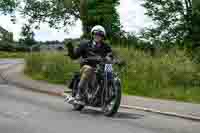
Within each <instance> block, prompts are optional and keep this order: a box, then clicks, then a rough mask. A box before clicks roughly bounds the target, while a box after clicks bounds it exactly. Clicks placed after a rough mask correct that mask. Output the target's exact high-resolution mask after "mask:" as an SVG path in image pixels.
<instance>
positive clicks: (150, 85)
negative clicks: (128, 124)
mask: <svg viewBox="0 0 200 133" xmlns="http://www.w3.org/2000/svg"><path fill="white" fill-rule="evenodd" d="M114 51H115V53H117V55H119V57H120V58H122V59H124V60H125V61H126V65H125V66H124V67H121V68H116V69H117V70H118V71H119V74H120V77H121V79H122V83H123V91H124V93H125V94H129V95H139V96H147V97H154V98H164V99H176V100H181V101H189V102H200V97H199V93H200V89H199V85H200V69H199V66H198V65H196V64H194V63H193V62H192V61H191V60H190V59H189V58H188V57H187V56H186V54H185V53H184V52H183V51H180V50H177V49H174V50H171V51H170V52H169V53H168V54H166V53H162V52H157V53H156V56H154V57H151V56H149V54H147V53H145V52H142V51H140V50H135V49H126V48H114ZM26 62H27V63H26V64H27V66H26V70H25V71H26V73H28V74H29V75H31V76H32V77H33V78H34V79H39V80H46V81H48V82H51V83H59V84H60V83H62V84H64V83H65V80H68V81H69V80H70V79H71V77H72V74H73V72H76V71H79V64H77V62H73V61H71V60H70V59H69V58H68V57H64V56H63V53H40V54H39V53H34V54H32V55H30V56H28V57H27V58H26Z"/></svg>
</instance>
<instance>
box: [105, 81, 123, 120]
mask: <svg viewBox="0 0 200 133" xmlns="http://www.w3.org/2000/svg"><path fill="white" fill-rule="evenodd" d="M110 87H112V88H109V89H112V90H113V92H114V96H113V97H112V100H110V101H109V103H108V104H106V105H105V107H104V109H103V111H104V115H105V116H108V117H112V116H113V115H114V114H116V113H117V112H118V109H119V107H120V103H121V95H122V89H121V83H120V80H119V79H118V80H116V81H114V82H113V84H112V85H111V86H110Z"/></svg>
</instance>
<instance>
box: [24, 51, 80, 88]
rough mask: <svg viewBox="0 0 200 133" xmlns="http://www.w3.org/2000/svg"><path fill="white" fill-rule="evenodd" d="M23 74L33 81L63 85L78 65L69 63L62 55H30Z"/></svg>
mask: <svg viewBox="0 0 200 133" xmlns="http://www.w3.org/2000/svg"><path fill="white" fill-rule="evenodd" d="M25 59H26V69H25V73H27V74H28V75H32V76H33V77H34V78H35V79H38V80H46V81H49V82H52V83H57V84H61V83H63V84H64V83H65V81H66V80H68V81H69V80H70V78H71V76H72V74H73V72H75V71H78V69H79V65H78V64H76V63H73V62H71V61H70V59H69V58H67V57H65V56H64V53H60V52H59V53H57V52H55V53H52V52H45V53H32V54H30V55H29V56H27V57H26V58H25Z"/></svg>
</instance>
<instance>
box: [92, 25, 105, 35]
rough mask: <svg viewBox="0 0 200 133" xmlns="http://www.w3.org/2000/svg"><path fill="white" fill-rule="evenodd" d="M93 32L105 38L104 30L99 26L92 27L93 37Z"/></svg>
mask: <svg viewBox="0 0 200 133" xmlns="http://www.w3.org/2000/svg"><path fill="white" fill-rule="evenodd" d="M94 32H101V33H103V35H104V36H106V30H105V29H104V27H103V26H101V25H96V26H94V27H93V28H92V30H91V34H92V35H93V34H94Z"/></svg>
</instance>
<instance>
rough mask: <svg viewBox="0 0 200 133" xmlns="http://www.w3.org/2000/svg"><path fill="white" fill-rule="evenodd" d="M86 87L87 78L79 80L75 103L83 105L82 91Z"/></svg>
mask: <svg viewBox="0 0 200 133" xmlns="http://www.w3.org/2000/svg"><path fill="white" fill-rule="evenodd" d="M86 87H87V80H80V82H79V85H78V92H77V95H76V97H75V99H76V100H75V103H76V104H80V105H85V100H84V91H85V89H86Z"/></svg>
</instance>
